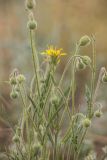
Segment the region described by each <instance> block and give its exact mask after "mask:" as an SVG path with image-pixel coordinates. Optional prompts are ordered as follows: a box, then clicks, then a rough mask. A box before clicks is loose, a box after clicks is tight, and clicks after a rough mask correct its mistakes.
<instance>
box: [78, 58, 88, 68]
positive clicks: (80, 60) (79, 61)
mask: <svg viewBox="0 0 107 160" xmlns="http://www.w3.org/2000/svg"><path fill="white" fill-rule="evenodd" d="M85 68H86V65H85V63H83V61H82V59H78V60H77V62H76V69H77V70H83V69H85Z"/></svg>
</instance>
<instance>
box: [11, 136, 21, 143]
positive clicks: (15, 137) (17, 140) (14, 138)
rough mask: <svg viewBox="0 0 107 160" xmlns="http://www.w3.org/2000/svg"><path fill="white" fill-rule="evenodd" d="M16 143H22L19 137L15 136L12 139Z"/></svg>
mask: <svg viewBox="0 0 107 160" xmlns="http://www.w3.org/2000/svg"><path fill="white" fill-rule="evenodd" d="M12 140H13V141H14V142H15V143H18V142H19V141H20V138H19V136H17V135H15V136H14V137H13V139H12Z"/></svg>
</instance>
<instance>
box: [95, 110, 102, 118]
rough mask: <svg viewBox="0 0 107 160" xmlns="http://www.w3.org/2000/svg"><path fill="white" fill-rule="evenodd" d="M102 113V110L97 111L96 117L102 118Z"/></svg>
mask: <svg viewBox="0 0 107 160" xmlns="http://www.w3.org/2000/svg"><path fill="white" fill-rule="evenodd" d="M102 114H103V113H102V112H101V110H97V111H95V113H94V115H95V116H96V117H98V118H100V117H101V116H102Z"/></svg>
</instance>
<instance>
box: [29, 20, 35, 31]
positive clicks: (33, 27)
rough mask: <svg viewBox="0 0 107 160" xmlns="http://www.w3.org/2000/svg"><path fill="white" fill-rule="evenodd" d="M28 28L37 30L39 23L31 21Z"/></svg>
mask: <svg viewBox="0 0 107 160" xmlns="http://www.w3.org/2000/svg"><path fill="white" fill-rule="evenodd" d="M27 26H28V28H29V29H30V30H34V29H36V28H37V22H36V21H35V20H29V21H28V24H27Z"/></svg>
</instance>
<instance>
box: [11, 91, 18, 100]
mask: <svg viewBox="0 0 107 160" xmlns="http://www.w3.org/2000/svg"><path fill="white" fill-rule="evenodd" d="M18 96H19V94H18V92H17V91H12V92H11V93H10V97H11V98H12V99H16V98H18Z"/></svg>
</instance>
